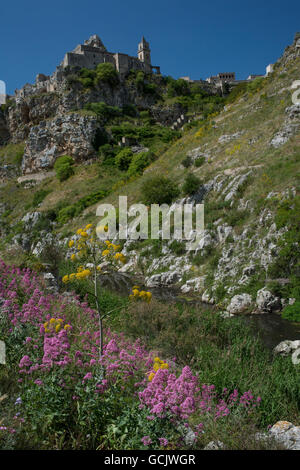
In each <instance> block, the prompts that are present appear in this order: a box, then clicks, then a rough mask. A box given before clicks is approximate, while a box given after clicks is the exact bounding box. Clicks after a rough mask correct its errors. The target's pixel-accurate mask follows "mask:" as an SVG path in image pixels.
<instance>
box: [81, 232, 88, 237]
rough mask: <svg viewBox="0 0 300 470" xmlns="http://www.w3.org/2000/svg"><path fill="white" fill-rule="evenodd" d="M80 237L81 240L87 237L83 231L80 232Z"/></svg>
mask: <svg viewBox="0 0 300 470" xmlns="http://www.w3.org/2000/svg"><path fill="white" fill-rule="evenodd" d="M80 235H81V236H82V237H83V238H87V237H88V234H87V233H86V232H83V231H82V232H81V234H80Z"/></svg>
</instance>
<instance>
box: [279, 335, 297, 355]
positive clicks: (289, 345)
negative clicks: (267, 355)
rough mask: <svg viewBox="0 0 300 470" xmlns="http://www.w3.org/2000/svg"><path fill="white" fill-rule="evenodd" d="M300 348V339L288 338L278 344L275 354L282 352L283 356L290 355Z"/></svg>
mask: <svg viewBox="0 0 300 470" xmlns="http://www.w3.org/2000/svg"><path fill="white" fill-rule="evenodd" d="M299 348H300V340H296V341H290V340H288V339H286V340H285V341H281V343H279V344H277V346H276V347H275V348H274V350H273V353H274V354H275V355H279V354H280V355H281V356H288V355H289V354H292V353H293V352H294V351H296V350H297V349H299Z"/></svg>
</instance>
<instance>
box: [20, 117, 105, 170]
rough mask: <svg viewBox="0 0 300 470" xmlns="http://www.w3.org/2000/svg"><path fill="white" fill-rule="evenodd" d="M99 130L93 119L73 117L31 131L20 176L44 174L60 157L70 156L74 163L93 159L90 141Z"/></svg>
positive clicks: (42, 123) (57, 119)
mask: <svg viewBox="0 0 300 470" xmlns="http://www.w3.org/2000/svg"><path fill="white" fill-rule="evenodd" d="M98 129H99V124H98V122H97V119H96V117H93V116H81V115H80V114H76V113H72V114H67V115H63V116H61V117H57V118H55V119H53V120H50V121H42V122H40V124H39V125H37V126H33V127H31V129H30V133H29V136H28V140H27V143H26V148H25V152H24V157H23V162H22V170H23V172H24V173H34V172H36V171H41V170H47V169H49V168H51V167H52V166H53V164H54V162H55V160H56V158H57V157H58V156H60V155H70V156H72V157H74V159H75V160H76V161H82V160H86V159H88V158H90V157H92V156H94V155H95V149H94V147H93V141H94V139H95V137H96V134H97V130H98Z"/></svg>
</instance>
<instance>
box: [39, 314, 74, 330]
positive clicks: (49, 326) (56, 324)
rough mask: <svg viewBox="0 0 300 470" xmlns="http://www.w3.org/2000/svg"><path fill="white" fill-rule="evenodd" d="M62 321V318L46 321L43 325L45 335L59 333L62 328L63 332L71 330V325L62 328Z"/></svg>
mask: <svg viewBox="0 0 300 470" xmlns="http://www.w3.org/2000/svg"><path fill="white" fill-rule="evenodd" d="M63 323H64V321H63V319H62V318H57V319H56V318H50V320H49V321H46V322H45V323H44V325H43V326H44V329H45V333H59V331H60V330H61V329H62V328H64V330H69V329H71V325H69V324H68V323H67V324H66V325H64V327H63Z"/></svg>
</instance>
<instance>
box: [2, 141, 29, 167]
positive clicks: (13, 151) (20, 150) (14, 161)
mask: <svg viewBox="0 0 300 470" xmlns="http://www.w3.org/2000/svg"><path fill="white" fill-rule="evenodd" d="M24 148H25V145H24V143H23V142H21V143H19V144H7V145H4V146H2V147H0V164H1V162H2V161H3V162H4V163H6V164H10V165H16V166H18V167H20V166H21V163H22V159H23V155H24Z"/></svg>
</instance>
